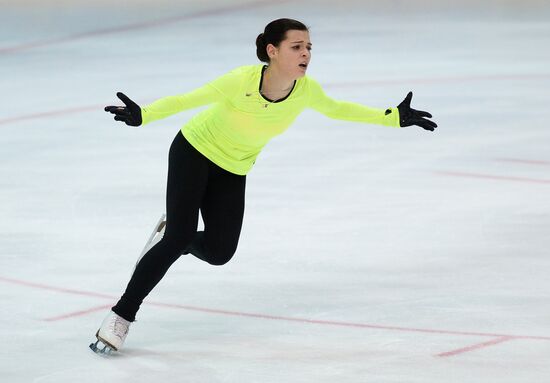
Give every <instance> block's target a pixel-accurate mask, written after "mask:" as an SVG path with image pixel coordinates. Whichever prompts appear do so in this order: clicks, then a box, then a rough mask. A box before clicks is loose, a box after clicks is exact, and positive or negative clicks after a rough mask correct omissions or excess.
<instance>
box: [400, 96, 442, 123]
mask: <svg viewBox="0 0 550 383" xmlns="http://www.w3.org/2000/svg"><path fill="white" fill-rule="evenodd" d="M412 96H413V92H409V94H407V97H405V99H404V100H403V101H401V104H399V105H397V109H398V110H399V125H400V126H401V127H404V126H411V125H418V126H420V127H421V128H424V129H426V130H431V131H432V132H433V130H434V129H435V128H437V124H436V123H435V122H433V121H430V120H426V119H425V118H424V117H428V118H432V115H431V114H430V113H428V112H423V111H421V110H415V109H412V108H411V100H412Z"/></svg>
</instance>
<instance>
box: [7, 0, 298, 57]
mask: <svg viewBox="0 0 550 383" xmlns="http://www.w3.org/2000/svg"><path fill="white" fill-rule="evenodd" d="M286 1H288V0H279V1H278V2H279V3H281V2H286ZM266 6H273V2H270V1H254V2H249V3H244V4H238V5H231V6H226V7H220V6H218V7H216V8H213V9H206V10H204V11H198V12H193V13H188V14H185V15H179V16H172V17H166V18H163V19H158V20H153V21H143V22H139V23H133V24H127V25H122V26H117V27H112V28H104V29H98V30H95V31H88V32H81V33H76V34H74V35H70V36H64V37H58V38H54V39H48V40H41V41H35V42H31V43H26V44H20V45H15V46H12V47H5V48H0V55H1V54H10V53H17V52H22V51H26V50H30V49H33V48H43V47H47V46H51V45H57V44H62V43H66V42H72V41H76V40H81V39H85V38H90V37H97V36H105V35H112V34H115V33H123V32H129V31H135V30H142V29H149V28H157V27H164V26H167V25H169V24H174V23H179V22H181V21H185V20H191V19H196V18H200V17H208V16H215V15H222V14H226V13H231V12H236V11H240V10H249V9H251V8H258V7H266Z"/></svg>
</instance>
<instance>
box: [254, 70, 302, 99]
mask: <svg viewBox="0 0 550 383" xmlns="http://www.w3.org/2000/svg"><path fill="white" fill-rule="evenodd" d="M266 69H267V65H264V66H263V67H262V76H261V77H260V85H259V88H258V92H259V93H260V95H261V96H262V98H263V99H264V100H266V101H269V102H281V101H284V100H286V99H287V98H288V96H290V95H291V94H292V91H293V90H294V87H295V86H296V80H294V84H292V89H291V90H290V92H288V94H287V95H286V96H284V97H283V98H280V99H278V100H275V101H273V100H270V99H269V98H267V97H266V96H264V95H263V94H262V82H263V81H264V72H265V70H266Z"/></svg>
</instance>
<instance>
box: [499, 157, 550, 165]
mask: <svg viewBox="0 0 550 383" xmlns="http://www.w3.org/2000/svg"><path fill="white" fill-rule="evenodd" d="M495 161H500V162H515V163H519V164H528V165H550V161H541V160H522V159H519V158H496V159H495Z"/></svg>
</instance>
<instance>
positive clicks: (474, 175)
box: [435, 171, 550, 184]
mask: <svg viewBox="0 0 550 383" xmlns="http://www.w3.org/2000/svg"><path fill="white" fill-rule="evenodd" d="M435 173H436V174H439V175H443V176H453V177H466V178H483V179H490V180H497V181H514V182H528V183H536V184H550V180H544V179H537V178H525V177H507V176H497V175H492V174H478V173H467V172H447V171H437V172H435Z"/></svg>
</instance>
